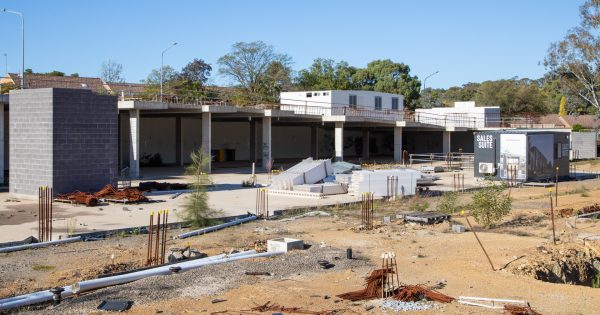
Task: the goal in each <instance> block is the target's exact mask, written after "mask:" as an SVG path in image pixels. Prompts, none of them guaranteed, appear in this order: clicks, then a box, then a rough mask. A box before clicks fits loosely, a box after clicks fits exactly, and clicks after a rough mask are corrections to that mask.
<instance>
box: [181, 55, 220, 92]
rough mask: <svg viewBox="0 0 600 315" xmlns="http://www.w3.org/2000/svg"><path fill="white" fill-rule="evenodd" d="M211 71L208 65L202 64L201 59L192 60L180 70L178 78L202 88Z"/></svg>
mask: <svg viewBox="0 0 600 315" xmlns="http://www.w3.org/2000/svg"><path fill="white" fill-rule="evenodd" d="M211 71H212V67H211V66H210V65H209V64H208V63H206V62H204V60H202V59H196V58H194V60H192V61H191V62H190V63H188V64H187V65H186V66H185V67H183V69H181V72H180V73H179V78H180V79H181V80H186V81H189V82H194V83H198V84H199V85H200V86H203V85H205V84H206V81H208V77H210V72H211Z"/></svg>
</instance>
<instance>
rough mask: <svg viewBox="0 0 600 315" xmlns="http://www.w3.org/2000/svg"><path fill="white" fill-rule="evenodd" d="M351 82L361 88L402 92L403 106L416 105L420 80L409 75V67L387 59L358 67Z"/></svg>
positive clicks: (411, 106) (410, 106)
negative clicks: (365, 66)
mask: <svg viewBox="0 0 600 315" xmlns="http://www.w3.org/2000/svg"><path fill="white" fill-rule="evenodd" d="M352 79H353V82H354V83H355V84H357V86H359V87H360V89H362V90H367V91H377V92H386V93H395V94H402V95H403V96H404V102H405V104H404V105H405V106H406V107H408V108H410V109H414V108H415V107H416V106H417V105H418V99H419V96H420V89H421V81H420V80H419V79H418V78H417V77H416V76H411V75H410V67H409V66H408V65H406V64H404V63H396V62H393V61H391V60H389V59H385V60H375V61H371V62H370V63H369V64H368V65H367V68H364V69H358V70H357V71H356V74H354V75H353V76H352Z"/></svg>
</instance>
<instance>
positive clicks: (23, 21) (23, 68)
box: [2, 9, 25, 90]
mask: <svg viewBox="0 0 600 315" xmlns="http://www.w3.org/2000/svg"><path fill="white" fill-rule="evenodd" d="M2 12H6V13H12V14H16V15H18V16H19V17H20V18H21V90H22V89H23V86H25V18H24V17H23V13H21V12H17V11H10V10H7V9H2Z"/></svg>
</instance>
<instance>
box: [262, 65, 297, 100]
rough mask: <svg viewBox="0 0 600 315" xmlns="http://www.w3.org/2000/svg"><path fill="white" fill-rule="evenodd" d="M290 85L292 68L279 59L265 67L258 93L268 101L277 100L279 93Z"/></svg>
mask: <svg viewBox="0 0 600 315" xmlns="http://www.w3.org/2000/svg"><path fill="white" fill-rule="evenodd" d="M291 87H292V69H291V68H290V67H289V66H286V65H284V64H283V63H281V62H279V61H273V62H271V64H270V65H269V67H268V68H267V71H266V74H265V78H264V79H263V82H262V84H261V87H260V90H259V94H260V95H261V96H263V97H264V99H265V100H266V101H268V102H277V101H279V93H280V92H281V91H283V90H288V89H290V88H291Z"/></svg>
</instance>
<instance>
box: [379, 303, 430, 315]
mask: <svg viewBox="0 0 600 315" xmlns="http://www.w3.org/2000/svg"><path fill="white" fill-rule="evenodd" d="M381 308H382V309H384V310H385V309H390V310H393V311H396V312H405V311H424V310H429V309H431V308H433V305H431V304H429V303H426V302H403V301H398V300H381Z"/></svg>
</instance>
